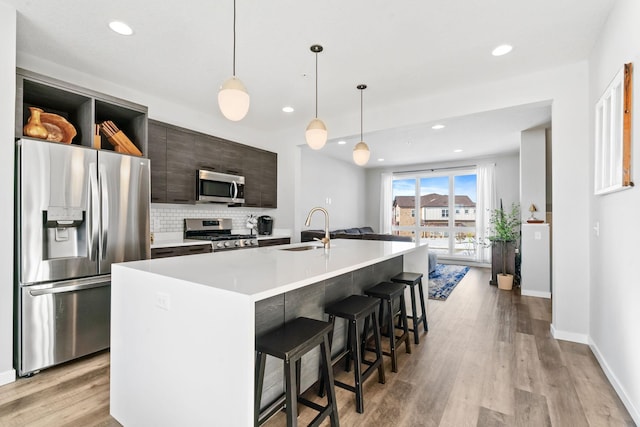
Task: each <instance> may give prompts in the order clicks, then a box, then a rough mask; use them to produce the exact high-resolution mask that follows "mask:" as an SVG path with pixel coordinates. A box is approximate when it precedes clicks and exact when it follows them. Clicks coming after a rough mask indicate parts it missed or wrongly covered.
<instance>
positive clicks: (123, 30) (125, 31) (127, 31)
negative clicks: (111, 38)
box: [109, 21, 133, 36]
mask: <svg viewBox="0 0 640 427" xmlns="http://www.w3.org/2000/svg"><path fill="white" fill-rule="evenodd" d="M109 28H111V29H112V30H113V31H115V32H116V33H118V34H122V35H123V36H130V35H131V34H133V30H132V29H131V27H130V26H128V25H127V24H125V23H124V22H122V21H111V22H109Z"/></svg>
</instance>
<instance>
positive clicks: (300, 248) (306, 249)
mask: <svg viewBox="0 0 640 427" xmlns="http://www.w3.org/2000/svg"><path fill="white" fill-rule="evenodd" d="M321 247H322V246H296V247H293V248H282V249H280V250H281V251H308V250H311V249H319V248H321Z"/></svg>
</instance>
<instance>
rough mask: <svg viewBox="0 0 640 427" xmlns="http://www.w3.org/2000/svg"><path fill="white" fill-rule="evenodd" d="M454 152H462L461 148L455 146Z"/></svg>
mask: <svg viewBox="0 0 640 427" xmlns="http://www.w3.org/2000/svg"><path fill="white" fill-rule="evenodd" d="M453 152H454V153H462V149H460V148H456V149H455V150H453Z"/></svg>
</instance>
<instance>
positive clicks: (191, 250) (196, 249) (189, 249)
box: [187, 245, 206, 252]
mask: <svg viewBox="0 0 640 427" xmlns="http://www.w3.org/2000/svg"><path fill="white" fill-rule="evenodd" d="M202 246H204V245H202ZM205 249H206V248H204V247H203V248H188V249H187V250H188V251H189V252H204V251H205Z"/></svg>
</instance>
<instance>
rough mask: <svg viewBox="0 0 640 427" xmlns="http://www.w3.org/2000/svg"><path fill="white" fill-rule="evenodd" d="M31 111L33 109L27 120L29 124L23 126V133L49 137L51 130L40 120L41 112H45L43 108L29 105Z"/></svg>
mask: <svg viewBox="0 0 640 427" xmlns="http://www.w3.org/2000/svg"><path fill="white" fill-rule="evenodd" d="M29 111H31V115H30V116H29V119H28V120H27V124H26V125H24V127H23V128H22V133H23V134H24V135H25V136H30V137H32V138H39V139H47V136H49V131H48V130H47V128H46V127H44V125H43V124H42V122H41V121H40V113H42V112H43V111H42V109H40V108H38V107H29Z"/></svg>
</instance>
